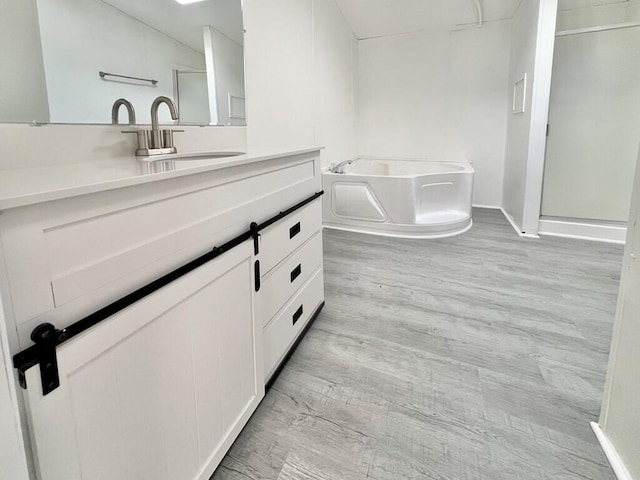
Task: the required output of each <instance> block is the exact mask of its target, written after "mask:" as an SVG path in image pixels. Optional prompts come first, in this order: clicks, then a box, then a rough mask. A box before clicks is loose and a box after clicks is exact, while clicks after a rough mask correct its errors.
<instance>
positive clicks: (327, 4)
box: [313, 0, 358, 166]
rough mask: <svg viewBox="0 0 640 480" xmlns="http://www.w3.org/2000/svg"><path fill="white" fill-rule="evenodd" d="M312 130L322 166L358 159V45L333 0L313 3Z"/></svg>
mask: <svg viewBox="0 0 640 480" xmlns="http://www.w3.org/2000/svg"><path fill="white" fill-rule="evenodd" d="M313 18H314V25H313V31H314V55H313V56H314V69H313V77H314V82H315V85H314V87H315V91H314V129H315V139H314V142H315V143H316V144H317V145H324V146H325V147H326V149H325V151H324V152H323V153H322V161H323V165H325V166H327V165H330V164H332V163H339V162H342V161H344V160H348V159H352V158H355V157H356V156H357V149H356V116H357V110H358V104H357V86H358V85H357V74H358V41H357V40H356V38H355V37H354V35H353V32H352V31H351V27H349V24H348V23H347V21H346V20H345V18H344V17H343V16H342V13H341V12H340V10H339V9H338V7H337V5H336V3H335V1H334V0H314V2H313Z"/></svg>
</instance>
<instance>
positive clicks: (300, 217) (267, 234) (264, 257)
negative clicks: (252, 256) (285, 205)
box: [260, 198, 322, 273]
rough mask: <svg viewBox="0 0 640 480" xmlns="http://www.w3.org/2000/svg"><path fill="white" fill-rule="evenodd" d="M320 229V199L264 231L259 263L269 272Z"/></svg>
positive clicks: (261, 238) (264, 270) (265, 271)
mask: <svg viewBox="0 0 640 480" xmlns="http://www.w3.org/2000/svg"><path fill="white" fill-rule="evenodd" d="M321 228H322V199H321V198H318V199H316V200H314V201H313V202H311V203H310V204H309V205H307V206H305V207H304V208H301V209H300V210H298V211H296V212H294V213H292V214H291V215H289V216H288V217H286V218H284V219H282V220H280V221H279V222H278V223H275V224H274V225H272V226H270V227H269V228H267V229H265V230H264V231H263V232H262V234H261V237H260V263H261V264H262V265H261V266H262V271H263V273H267V272H269V271H270V270H271V269H272V268H273V267H275V266H276V265H277V264H278V263H279V262H280V261H281V260H282V259H283V258H285V257H286V256H287V255H289V254H290V253H291V252H293V251H294V250H295V249H296V248H298V247H299V246H300V245H302V244H303V243H304V242H306V241H307V240H308V239H309V238H311V237H312V236H313V235H314V234H315V233H316V232H318V231H320V229H321Z"/></svg>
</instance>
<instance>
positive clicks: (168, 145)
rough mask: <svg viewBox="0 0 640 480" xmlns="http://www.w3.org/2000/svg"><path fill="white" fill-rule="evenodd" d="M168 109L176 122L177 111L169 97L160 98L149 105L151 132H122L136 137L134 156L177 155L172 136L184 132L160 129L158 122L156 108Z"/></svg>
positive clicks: (142, 130)
mask: <svg viewBox="0 0 640 480" xmlns="http://www.w3.org/2000/svg"><path fill="white" fill-rule="evenodd" d="M163 103H164V104H166V105H167V107H169V112H170V113H171V118H172V119H174V120H178V109H177V108H176V106H175V104H174V103H173V101H172V100H171V99H170V98H169V97H165V96H160V97H158V98H156V99H155V100H154V101H153V103H152V104H151V130H144V129H141V130H123V131H122V133H135V134H136V135H137V136H138V149H137V150H136V155H137V156H140V157H149V156H152V155H167V154H172V153H177V152H178V150H177V149H176V147H175V145H174V143H173V134H174V133H175V132H184V130H173V129H171V128H168V129H160V125H159V121H158V108H159V107H160V105H161V104H163Z"/></svg>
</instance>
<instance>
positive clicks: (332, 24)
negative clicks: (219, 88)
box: [244, 0, 357, 165]
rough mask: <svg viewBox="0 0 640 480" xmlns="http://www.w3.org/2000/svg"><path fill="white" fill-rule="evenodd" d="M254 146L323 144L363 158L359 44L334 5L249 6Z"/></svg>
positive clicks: (301, 1) (326, 157)
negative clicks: (358, 123) (358, 143)
mask: <svg viewBox="0 0 640 480" xmlns="http://www.w3.org/2000/svg"><path fill="white" fill-rule="evenodd" d="M244 14H245V29H246V31H247V33H246V37H245V59H246V76H247V106H248V112H247V114H248V133H247V142H248V144H249V145H251V146H287V147H296V146H306V145H312V144H317V145H323V146H325V147H326V151H325V152H323V154H322V159H323V164H324V165H327V164H329V163H331V162H334V161H338V160H340V159H346V158H353V157H354V156H355V143H354V142H355V141H354V137H355V135H353V132H354V127H353V123H354V120H353V119H354V118H355V109H356V107H355V103H354V102H355V100H354V98H353V97H354V94H353V93H352V91H353V89H354V87H353V81H352V78H353V75H354V71H355V64H356V62H357V58H356V55H355V54H354V50H355V48H354V45H355V38H354V37H353V35H352V33H351V30H350V29H349V27H348V25H347V23H346V21H345V20H344V18H343V17H342V15H341V14H340V12H339V10H338V8H337V6H336V4H335V1H334V0H245V3H244Z"/></svg>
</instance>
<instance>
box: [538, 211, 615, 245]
mask: <svg viewBox="0 0 640 480" xmlns="http://www.w3.org/2000/svg"><path fill="white" fill-rule="evenodd" d="M540 234H542V235H550V236H554V237H565V238H576V239H579V240H590V241H592V242H607V243H616V244H619V245H624V243H625V241H626V238H627V227H623V226H617V225H604V224H594V223H587V222H579V221H571V220H551V219H542V218H541V219H540Z"/></svg>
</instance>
